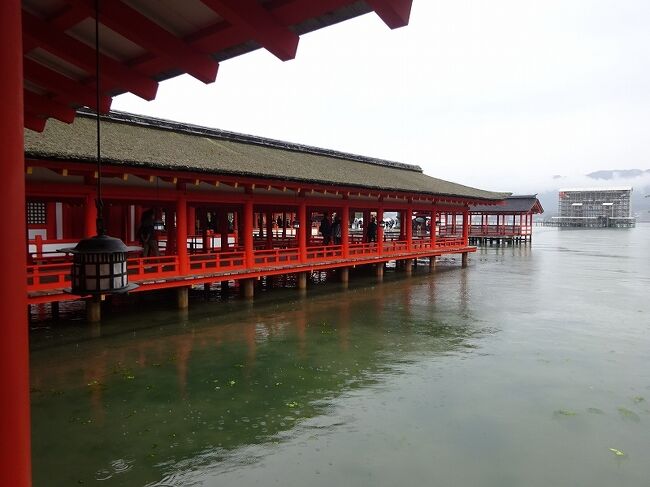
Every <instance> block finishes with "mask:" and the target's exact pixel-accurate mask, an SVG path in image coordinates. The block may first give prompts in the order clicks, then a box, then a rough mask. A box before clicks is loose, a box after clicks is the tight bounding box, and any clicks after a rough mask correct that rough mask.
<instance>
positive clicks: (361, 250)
mask: <svg viewBox="0 0 650 487" xmlns="http://www.w3.org/2000/svg"><path fill="white" fill-rule="evenodd" d="M64 245H65V243H64ZM381 245H382V246H383V247H382V250H383V253H382V255H379V254H378V243H376V242H368V243H351V244H350V245H349V246H348V258H351V259H359V258H364V257H367V258H370V259H372V258H375V257H390V256H391V255H397V254H407V253H408V254H418V253H430V252H435V251H436V250H443V251H448V252H453V251H454V250H460V249H463V248H465V247H466V243H465V241H464V239H463V238H462V237H453V238H448V237H438V238H437V239H436V242H435V246H432V245H431V240H430V239H429V238H424V239H415V240H413V241H412V242H411V250H410V251H409V250H408V245H407V242H406V241H403V240H393V241H386V242H382V243H381ZM306 257H307V260H306V262H308V263H309V264H316V263H320V262H322V263H327V262H330V261H333V260H340V259H343V246H342V245H327V246H323V245H318V246H309V247H307V249H306ZM188 259H189V262H188V268H189V273H188V275H189V276H198V275H201V274H219V273H224V272H229V271H242V270H251V271H254V270H255V269H260V268H261V269H264V268H268V267H273V266H292V265H299V264H300V263H301V262H300V249H299V248H297V247H290V248H276V249H269V250H266V249H263V250H255V251H254V252H253V259H254V262H253V263H252V265H247V263H246V253H245V252H244V251H243V249H233V250H231V251H227V252H210V253H202V254H190V255H189V258H188ZM179 264H180V263H179V260H178V256H176V255H170V256H160V257H139V258H131V259H129V260H128V263H127V265H128V272H129V279H130V280H131V281H132V282H135V283H144V282H151V281H156V280H159V279H161V280H163V279H166V278H170V277H179V276H180V265H179ZM70 266H71V262H70V261H69V260H68V261H67V262H62V263H41V264H37V265H29V266H27V289H28V291H29V292H37V291H51V290H60V289H63V288H66V287H70V277H69V276H70Z"/></svg>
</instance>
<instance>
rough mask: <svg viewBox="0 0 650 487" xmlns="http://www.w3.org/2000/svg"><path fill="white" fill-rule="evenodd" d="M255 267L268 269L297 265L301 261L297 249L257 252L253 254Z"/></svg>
mask: <svg viewBox="0 0 650 487" xmlns="http://www.w3.org/2000/svg"><path fill="white" fill-rule="evenodd" d="M253 258H254V265H253V267H268V266H275V265H287V264H292V263H293V264H296V263H298V262H299V261H300V254H299V250H298V248H297V247H294V248H289V249H269V250H256V251H255V252H254V253H253Z"/></svg>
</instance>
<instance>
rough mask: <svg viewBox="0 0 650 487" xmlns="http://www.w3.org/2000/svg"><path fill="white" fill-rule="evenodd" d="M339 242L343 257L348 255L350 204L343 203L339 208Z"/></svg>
mask: <svg viewBox="0 0 650 487" xmlns="http://www.w3.org/2000/svg"><path fill="white" fill-rule="evenodd" d="M341 244H342V245H343V257H344V258H346V257H349V255H350V205H343V208H341Z"/></svg>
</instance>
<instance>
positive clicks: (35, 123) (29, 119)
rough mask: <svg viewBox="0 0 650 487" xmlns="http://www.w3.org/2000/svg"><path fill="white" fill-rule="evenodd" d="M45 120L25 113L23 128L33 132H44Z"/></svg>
mask: <svg viewBox="0 0 650 487" xmlns="http://www.w3.org/2000/svg"><path fill="white" fill-rule="evenodd" d="M46 121H47V120H45V119H44V118H41V117H39V116H38V115H35V114H33V113H25V128H28V129H29V130H33V131H34V132H42V131H43V130H45V122H46Z"/></svg>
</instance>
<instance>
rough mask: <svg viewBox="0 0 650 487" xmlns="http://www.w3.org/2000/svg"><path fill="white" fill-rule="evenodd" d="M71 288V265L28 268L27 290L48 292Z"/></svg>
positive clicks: (44, 265)
mask: <svg viewBox="0 0 650 487" xmlns="http://www.w3.org/2000/svg"><path fill="white" fill-rule="evenodd" d="M66 287H70V263H63V264H39V265H28V266H27V290H28V291H48V290H51V289H62V288H66Z"/></svg>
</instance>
